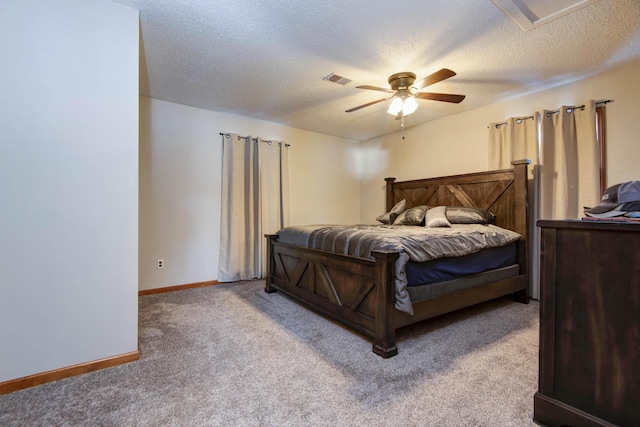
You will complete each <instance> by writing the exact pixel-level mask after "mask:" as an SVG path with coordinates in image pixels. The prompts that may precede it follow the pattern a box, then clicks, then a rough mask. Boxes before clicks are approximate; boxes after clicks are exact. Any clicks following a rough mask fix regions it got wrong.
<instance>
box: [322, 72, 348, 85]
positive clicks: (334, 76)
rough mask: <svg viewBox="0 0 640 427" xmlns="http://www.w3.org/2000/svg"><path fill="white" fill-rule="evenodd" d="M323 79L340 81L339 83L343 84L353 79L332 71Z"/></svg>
mask: <svg viewBox="0 0 640 427" xmlns="http://www.w3.org/2000/svg"><path fill="white" fill-rule="evenodd" d="M322 80H328V81H330V82H334V83H338V84H339V85H343V86H344V85H346V84H347V83H349V82H351V80H349V79H348V78H346V77H342V76H339V75H337V74H334V73H331V74H329V75H328V76H324V77H323V78H322Z"/></svg>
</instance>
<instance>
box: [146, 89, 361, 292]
mask: <svg viewBox="0 0 640 427" xmlns="http://www.w3.org/2000/svg"><path fill="white" fill-rule="evenodd" d="M220 132H233V133H237V134H240V135H254V136H261V137H263V138H266V139H275V140H281V141H285V142H287V143H289V144H291V147H290V151H289V163H290V196H291V223H292V224H311V223H326V222H331V223H337V224H347V223H356V222H357V221H358V218H359V215H360V203H359V199H360V181H359V177H358V175H357V171H356V170H355V166H354V159H355V158H356V154H355V153H356V151H357V149H358V144H357V143H355V142H353V141H348V140H345V139H341V138H336V137H332V136H327V135H322V134H318V133H313V132H307V131H302V130H299V129H294V128H290V127H287V126H283V125H278V124H275V123H270V122H264V121H259V120H253V119H250V118H247V117H241V116H236V115H232V114H223V113H217V112H213V111H206V110H202V109H198V108H193V107H188V106H185V105H179V104H174V103H170V102H164V101H158V100H154V99H150V98H145V97H141V98H140V251H139V282H140V284H139V287H140V289H152V288H161V287H167V286H176V285H183V284H188V283H197V282H203V281H209V280H215V279H216V278H217V276H218V257H219V244H220V230H219V228H220V205H219V200H220V197H221V195H220V191H221V190H220V186H221V155H222V150H221V147H222V145H221V137H220V135H219V133H220ZM157 259H164V261H165V267H164V269H162V270H158V269H157V268H156V262H157Z"/></svg>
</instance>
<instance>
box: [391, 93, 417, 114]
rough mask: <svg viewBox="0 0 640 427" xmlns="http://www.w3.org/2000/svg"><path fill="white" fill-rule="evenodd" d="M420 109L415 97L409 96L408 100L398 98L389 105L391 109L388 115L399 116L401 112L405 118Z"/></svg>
mask: <svg viewBox="0 0 640 427" xmlns="http://www.w3.org/2000/svg"><path fill="white" fill-rule="evenodd" d="M417 108H418V102H417V101H416V100H415V98H414V97H413V96H409V97H406V98H400V97H397V98H395V99H394V100H393V102H391V105H389V109H388V110H387V113H389V114H391V115H392V116H397V115H398V114H399V113H400V112H402V115H403V116H408V115H409V114H411V113H413V112H414V111H416V109H417Z"/></svg>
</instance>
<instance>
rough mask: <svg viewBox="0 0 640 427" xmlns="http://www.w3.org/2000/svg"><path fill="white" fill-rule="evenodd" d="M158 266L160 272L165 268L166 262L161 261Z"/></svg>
mask: <svg viewBox="0 0 640 427" xmlns="http://www.w3.org/2000/svg"><path fill="white" fill-rule="evenodd" d="M157 265H158V270H162V269H163V268H164V260H163V259H159V260H158V264H157Z"/></svg>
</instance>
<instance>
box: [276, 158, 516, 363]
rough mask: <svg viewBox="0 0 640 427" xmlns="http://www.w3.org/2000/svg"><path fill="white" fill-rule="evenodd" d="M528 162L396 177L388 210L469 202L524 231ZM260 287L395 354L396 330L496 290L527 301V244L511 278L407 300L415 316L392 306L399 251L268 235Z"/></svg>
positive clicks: (389, 193) (487, 296)
mask: <svg viewBox="0 0 640 427" xmlns="http://www.w3.org/2000/svg"><path fill="white" fill-rule="evenodd" d="M527 164H528V161H518V162H514V168H513V169H506V170H500V171H491V172H480V173H475V174H465V175H455V176H449V177H442V178H428V179H422V180H414V181H404V182H395V179H394V178H387V179H386V181H387V211H388V210H390V209H391V207H393V206H394V204H395V203H397V202H398V201H400V200H402V199H405V200H407V205H408V206H407V208H409V207H412V206H418V205H428V206H442V205H444V206H475V207H480V208H484V209H487V210H490V211H491V212H493V213H494V214H495V215H496V225H499V226H501V227H503V228H508V229H510V230H514V231H516V232H518V233H520V234H521V235H522V236H523V237H524V238H525V239H526V236H527V221H528V220H527ZM266 237H267V239H268V242H267V278H266V285H265V291H266V292H275V291H277V290H279V291H282V292H283V293H285V294H287V295H289V296H291V297H292V298H294V299H296V300H298V301H299V302H301V303H303V304H304V305H306V306H307V307H309V308H311V309H313V310H314V311H316V312H318V313H320V314H323V315H325V316H327V317H329V318H331V319H333V320H336V321H338V322H340V323H342V324H343V325H345V326H347V327H349V328H351V329H353V330H355V331H357V332H359V333H361V334H363V335H365V336H367V337H369V338H372V339H373V351H374V352H375V353H376V354H378V355H380V356H382V357H385V358H386V357H391V356H394V355H395V354H397V352H398V350H397V348H396V342H395V341H396V329H397V328H400V327H402V326H406V325H409V324H411V323H415V322H418V321H421V320H424V319H428V318H431V317H434V316H438V315H440V314H444V313H447V312H450V311H453V310H457V309H460V308H463V307H468V306H471V305H473V304H477V303H480V302H484V301H487V300H490V299H493V298H497V297H500V296H503V295H508V294H512V293H517V295H518V296H519V299H520V301H522V302H527V301H528V295H527V289H526V287H527V281H526V258H527V251H526V243H525V241H524V240H522V241H520V242H519V244H518V255H517V263H518V264H519V266H520V268H519V270H520V274H519V275H518V276H515V277H512V278H509V279H505V280H501V281H499V282H493V283H489V284H486V285H482V286H478V287H474V288H471V289H465V290H462V291H458V292H454V293H450V294H447V295H444V296H441V297H436V298H431V299H428V300H424V301H420V302H417V303H414V304H413V309H414V315H412V316H411V315H408V314H406V313H402V312H400V311H398V310H396V309H395V307H394V306H395V284H394V277H395V261H396V260H397V259H398V256H399V253H398V252H390V251H372V253H371V255H372V257H373V258H374V259H373V260H372V259H368V258H360V257H354V256H348V255H342V254H337V253H333V252H327V251H322V250H318V249H310V248H306V247H300V246H296V245H292V244H288V243H281V242H278V241H277V240H278V235H276V234H274V235H267V236H266Z"/></svg>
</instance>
